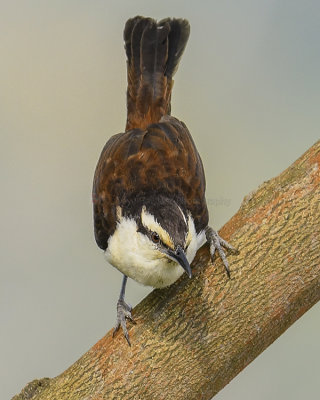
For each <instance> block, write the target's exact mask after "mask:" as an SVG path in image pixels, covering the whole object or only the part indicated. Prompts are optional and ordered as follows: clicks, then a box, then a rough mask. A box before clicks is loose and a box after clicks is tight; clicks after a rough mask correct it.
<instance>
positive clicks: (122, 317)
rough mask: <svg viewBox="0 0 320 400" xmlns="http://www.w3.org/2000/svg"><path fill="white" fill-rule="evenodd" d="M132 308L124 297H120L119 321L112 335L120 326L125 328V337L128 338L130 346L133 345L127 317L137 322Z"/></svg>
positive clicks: (118, 304) (118, 307)
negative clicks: (132, 313) (133, 316)
mask: <svg viewBox="0 0 320 400" xmlns="http://www.w3.org/2000/svg"><path fill="white" fill-rule="evenodd" d="M131 310H132V307H131V306H129V305H128V304H127V303H125V301H124V300H123V299H119V300H118V303H117V322H116V325H115V327H114V330H113V334H112V336H113V337H114V335H115V334H116V332H117V331H118V330H119V328H120V326H121V328H122V330H123V334H124V337H125V338H126V339H127V342H128V344H129V346H131V343H130V339H129V334H128V330H127V322H126V319H128V320H129V321H131V322H132V323H133V324H135V323H136V322H135V320H134V319H133V318H132V315H131Z"/></svg>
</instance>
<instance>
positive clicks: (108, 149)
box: [93, 116, 208, 250]
mask: <svg viewBox="0 0 320 400" xmlns="http://www.w3.org/2000/svg"><path fill="white" fill-rule="evenodd" d="M158 194H162V195H167V196H168V197H169V198H173V199H175V201H176V202H177V203H178V205H179V206H180V207H181V208H182V210H183V211H184V213H185V214H187V212H188V211H189V212H191V214H192V216H193V218H194V221H195V227H196V231H197V233H198V232H200V231H201V230H203V229H204V228H205V227H206V226H207V224H208V210H207V206H206V200H205V195H204V194H205V176H204V171H203V166H202V162H201V159H200V156H199V154H198V152H197V150H196V147H195V145H194V143H193V140H192V138H191V135H190V133H189V131H188V129H187V127H186V126H185V125H184V124H183V123H182V122H180V121H178V120H177V119H176V118H173V117H169V116H167V117H164V118H163V122H159V123H158V124H151V125H149V126H148V127H147V129H146V130H141V129H134V130H130V131H127V132H125V133H122V134H118V135H116V136H113V137H112V138H111V139H110V140H109V141H108V142H107V144H106V145H105V147H104V149H103V151H102V153H101V156H100V160H99V162H98V165H97V169H96V173H95V178H94V186H93V198H94V223H95V235H96V241H97V243H98V246H99V247H101V248H102V249H103V250H105V249H106V248H107V243H108V239H109V236H110V235H112V233H113V232H114V230H115V227H116V207H117V206H118V205H120V206H122V207H123V205H125V203H126V202H128V201H131V199H135V198H140V197H143V196H148V195H150V196H151V197H155V200H154V201H156V198H157V196H158ZM129 212H130V207H129Z"/></svg>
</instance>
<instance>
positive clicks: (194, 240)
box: [105, 211, 205, 288]
mask: <svg viewBox="0 0 320 400" xmlns="http://www.w3.org/2000/svg"><path fill="white" fill-rule="evenodd" d="M151 217H152V218H153V216H152V215H151V214H148V216H147V218H149V222H152V223H155V224H157V222H156V221H155V219H154V218H153V221H152V220H150V218H151ZM118 218H119V222H118V223H117V227H116V230H115V232H114V234H113V235H112V236H110V238H109V240H108V247H107V249H106V251H105V256H106V259H107V261H108V262H109V263H110V264H112V265H113V266H114V267H116V268H117V269H118V270H119V271H121V272H122V273H123V274H125V275H127V276H129V277H130V278H132V279H134V280H136V281H137V282H140V283H142V284H143V285H147V286H153V287H156V288H162V287H165V286H169V285H171V284H172V283H174V282H175V281H176V280H177V279H178V278H179V277H180V276H181V275H182V274H183V273H184V270H183V268H182V267H181V266H180V265H179V264H178V263H176V262H174V261H172V260H170V259H169V258H168V257H166V256H165V254H164V253H162V252H161V251H159V250H158V249H157V246H156V245H155V244H154V243H153V242H152V241H151V240H150V239H149V238H148V237H147V236H146V235H144V234H143V233H141V232H138V226H137V223H136V221H135V220H134V219H131V218H125V217H123V216H122V215H121V211H119V212H118ZM204 242H205V233H204V231H201V232H200V233H199V234H197V233H196V230H195V226H194V222H193V219H192V217H191V216H190V215H189V218H188V234H187V237H186V245H187V246H188V247H187V250H186V257H187V259H188V261H189V263H190V264H191V262H192V261H193V259H194V257H195V255H196V252H197V250H198V249H199V248H200V247H201V246H202V245H203V244H204Z"/></svg>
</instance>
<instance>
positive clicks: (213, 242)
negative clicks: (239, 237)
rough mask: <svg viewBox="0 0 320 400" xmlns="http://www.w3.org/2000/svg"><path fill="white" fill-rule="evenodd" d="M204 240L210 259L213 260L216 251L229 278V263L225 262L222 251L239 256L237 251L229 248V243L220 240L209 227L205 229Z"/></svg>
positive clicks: (231, 247)
mask: <svg viewBox="0 0 320 400" xmlns="http://www.w3.org/2000/svg"><path fill="white" fill-rule="evenodd" d="M205 233H206V238H207V242H208V243H209V245H210V255H211V259H212V260H214V253H215V251H216V250H217V251H218V254H219V256H220V258H221V260H222V262H223V265H224V267H225V269H226V273H227V275H228V277H229V278H230V269H229V263H228V260H227V256H226V255H225V252H224V249H223V247H224V248H225V249H227V250H229V251H231V252H232V253H234V254H239V250H237V249H236V248H234V247H233V246H231V244H230V243H228V242H227V241H226V240H224V239H222V237H220V236H219V234H218V232H217V231H215V230H213V229H212V228H210V227H209V226H208V227H207V228H206V231H205Z"/></svg>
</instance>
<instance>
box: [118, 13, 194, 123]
mask: <svg viewBox="0 0 320 400" xmlns="http://www.w3.org/2000/svg"><path fill="white" fill-rule="evenodd" d="M189 34H190V25H189V22H188V21H187V20H185V19H171V18H166V19H163V20H162V21H160V22H156V21H155V20H154V19H152V18H144V17H139V16H137V17H135V18H131V19H129V20H128V21H127V23H126V26H125V29H124V41H125V50H126V54H127V69H128V91H127V108H128V116H127V126H126V130H129V129H133V128H141V129H145V128H146V126H147V125H149V124H151V123H155V122H159V120H160V118H161V117H162V116H163V115H166V114H170V100H171V90H172V85H173V80H172V77H173V75H174V73H175V72H176V70H177V68H178V64H179V61H180V58H181V56H182V54H183V51H184V49H185V47H186V44H187V41H188V38H189Z"/></svg>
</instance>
